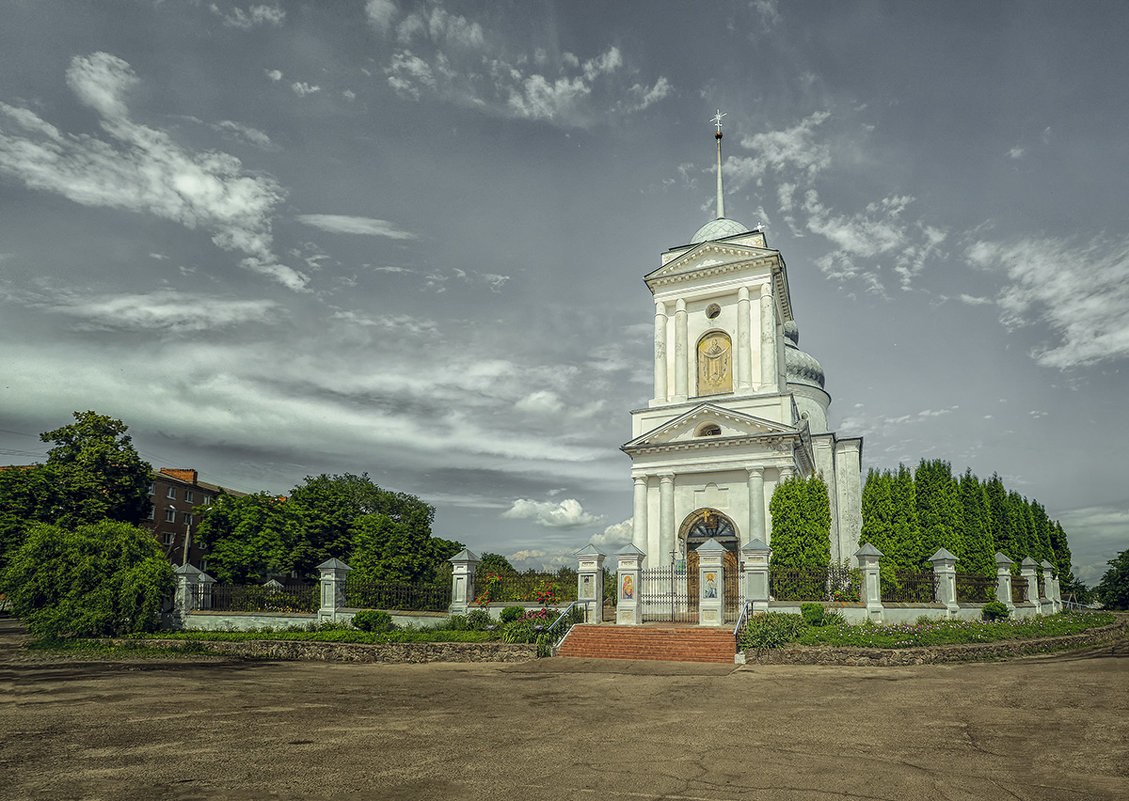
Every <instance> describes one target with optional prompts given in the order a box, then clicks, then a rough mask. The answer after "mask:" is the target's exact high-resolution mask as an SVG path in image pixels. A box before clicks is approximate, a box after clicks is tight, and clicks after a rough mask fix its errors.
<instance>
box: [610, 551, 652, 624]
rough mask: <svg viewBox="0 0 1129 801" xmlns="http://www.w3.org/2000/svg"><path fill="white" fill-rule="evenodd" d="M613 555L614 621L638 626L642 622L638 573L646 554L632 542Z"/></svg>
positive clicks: (640, 570)
mask: <svg viewBox="0 0 1129 801" xmlns="http://www.w3.org/2000/svg"><path fill="white" fill-rule="evenodd" d="M615 556H616V582H615V597H616V602H615V622H616V625H618V626H638V625H640V624H641V623H642V622H643V607H642V605H641V604H640V602H639V591H640V589H641V587H640V586H639V574H640V572H642V567H643V558H644V557H645V556H646V554H645V553H643V551H641V550H639V549H638V548H636V547H635V545H634V544H632V545H625V546H624V547H623V548H621V549H620V550H619V551H617V552H616V555H615Z"/></svg>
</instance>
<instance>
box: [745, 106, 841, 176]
mask: <svg viewBox="0 0 1129 801" xmlns="http://www.w3.org/2000/svg"><path fill="white" fill-rule="evenodd" d="M830 117H831V114H830V113H829V112H826V111H817V112H814V113H813V114H810V115H809V116H807V117H805V118H804V119H802V120H801V121H800V122H798V123H797V124H796V125H793V126H792V127H791V128H785V129H784V130H782V131H763V132H761V133H756V134H752V135H751V136H743V137H742V138H741V147H743V148H744V149H746V150H751V151H753V152H754V153H755V155H753V156H730V157H729V158H727V159H726V160H725V173H724V174H725V175H726V176H728V177H729V178H730V179H731V181H732V182H733V188H739V187H742V186H744V185H746V184H747V183H749V182H750V181H755V180H757V179H759V178H761V177H762V176H764V175H765V174H766V173H769V172H775V173H788V174H794V173H795V172H796V171H799V172H800V173H803V174H804V176H805V177H806V179H807V180H811V179H812V178H814V177H815V176H816V175H817V174H819V173H820V172H822V171H823V170H825V169H826V168H827V167H828V166H830V164H831V148H830V146H829V145H828V144H827V143H826V142H823V141H820V140H817V139H816V133H817V129H818V128H819V127H820V126H821V125H823V123H824V122H826V121H827V120H828V119H829V118H830Z"/></svg>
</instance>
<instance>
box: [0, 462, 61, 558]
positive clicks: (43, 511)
mask: <svg viewBox="0 0 1129 801" xmlns="http://www.w3.org/2000/svg"><path fill="white" fill-rule="evenodd" d="M59 503H60V501H59V497H58V492H57V490H56V486H55V482H54V480H52V477H51V474H50V473H49V472H48V470H47V469H46V468H44V467H43V465H31V466H29V467H8V468H4V469H3V470H0V571H3V569H4V566H5V565H6V564H7V563H8V558H9V557H10V556H11V555H12V554H14V553H15V552H16V550H17V549H18V548H19V547H20V545H22V544H23V541H24V534H25V532H26V530H27V527H28V526H29V525H30V524H32V523H35V522H40V523H50V522H53V521H54V519H55V518H54V515H55V512H56V510H57V509H58V508H59Z"/></svg>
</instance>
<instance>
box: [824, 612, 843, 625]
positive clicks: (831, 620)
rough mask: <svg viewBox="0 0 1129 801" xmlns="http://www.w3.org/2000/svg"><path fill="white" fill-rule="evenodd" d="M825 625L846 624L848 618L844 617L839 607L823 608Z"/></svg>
mask: <svg viewBox="0 0 1129 801" xmlns="http://www.w3.org/2000/svg"><path fill="white" fill-rule="evenodd" d="M823 625H824V626H845V625H847V619H846V618H845V617H843V613H842V612H840V611H839V610H838V609H824V610H823Z"/></svg>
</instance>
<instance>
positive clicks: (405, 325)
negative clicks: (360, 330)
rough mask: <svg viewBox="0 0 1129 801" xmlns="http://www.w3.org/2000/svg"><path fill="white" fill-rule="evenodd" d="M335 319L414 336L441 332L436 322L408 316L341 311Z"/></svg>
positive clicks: (335, 314)
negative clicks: (372, 314)
mask: <svg viewBox="0 0 1129 801" xmlns="http://www.w3.org/2000/svg"><path fill="white" fill-rule="evenodd" d="M333 319H335V320H344V321H346V322H349V323H352V324H354V325H359V326H365V327H369V328H379V329H382V330H384V331H400V332H408V333H410V334H412V335H414V336H433V335H435V334H437V333H438V332H439V327H438V325H436V323H435V321H433V320H422V319H419V318H418V317H415V316H414V315H408V314H388V315H381V316H371V315H367V314H361V313H360V312H356V311H348V310H340V311H336V312H334V313H333Z"/></svg>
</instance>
